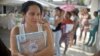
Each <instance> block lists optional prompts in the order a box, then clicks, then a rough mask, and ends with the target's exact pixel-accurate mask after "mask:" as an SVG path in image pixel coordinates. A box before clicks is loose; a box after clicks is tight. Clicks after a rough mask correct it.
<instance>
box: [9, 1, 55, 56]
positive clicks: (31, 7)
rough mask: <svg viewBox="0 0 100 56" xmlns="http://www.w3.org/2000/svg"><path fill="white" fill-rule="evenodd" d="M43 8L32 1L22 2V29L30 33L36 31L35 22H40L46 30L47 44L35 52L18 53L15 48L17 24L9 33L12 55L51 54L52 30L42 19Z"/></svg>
mask: <svg viewBox="0 0 100 56" xmlns="http://www.w3.org/2000/svg"><path fill="white" fill-rule="evenodd" d="M42 10H43V8H42V6H41V5H40V4H39V3H37V2H34V1H27V2H25V3H23V4H22V9H21V12H22V15H23V18H24V24H23V25H24V29H25V30H24V31H25V33H31V32H37V31H38V26H37V23H39V24H41V25H42V26H43V30H44V31H46V32H47V46H46V47H45V48H44V49H42V50H41V51H38V52H36V53H34V54H33V53H32V54H29V53H25V54H22V53H19V52H18V50H17V45H16V35H18V34H19V33H20V30H19V26H15V27H14V28H13V29H12V30H11V35H10V46H11V52H12V55H13V56H19V55H23V56H30V55H32V56H53V55H54V50H53V39H52V32H51V30H50V27H49V24H48V23H47V22H45V21H43V20H42V18H41V17H42V14H43V12H42Z"/></svg>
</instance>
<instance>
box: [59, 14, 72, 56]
mask: <svg viewBox="0 0 100 56" xmlns="http://www.w3.org/2000/svg"><path fill="white" fill-rule="evenodd" d="M70 17H71V13H70V12H66V13H65V19H64V20H63V22H62V26H61V31H62V36H61V39H60V45H61V43H62V42H64V43H65V50H64V53H63V54H64V55H65V54H66V51H67V48H68V44H69V33H70V32H71V31H69V32H66V30H67V29H66V24H73V21H72V20H71V19H70Z"/></svg>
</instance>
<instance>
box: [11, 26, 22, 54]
mask: <svg viewBox="0 0 100 56" xmlns="http://www.w3.org/2000/svg"><path fill="white" fill-rule="evenodd" d="M18 32H19V29H18V26H15V27H14V28H13V29H12V30H11V33H10V48H11V54H12V56H18V55H21V54H20V53H19V52H18V50H17V44H16V35H17V34H18Z"/></svg>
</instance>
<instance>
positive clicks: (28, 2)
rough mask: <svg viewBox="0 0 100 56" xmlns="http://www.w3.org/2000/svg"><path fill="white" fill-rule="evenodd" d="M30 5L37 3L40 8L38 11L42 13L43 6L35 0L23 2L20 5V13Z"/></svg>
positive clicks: (24, 11)
mask: <svg viewBox="0 0 100 56" xmlns="http://www.w3.org/2000/svg"><path fill="white" fill-rule="evenodd" d="M31 5H37V6H38V7H39V8H40V12H41V14H42V11H43V7H42V6H41V5H40V4H39V3H37V2H35V1H27V2H25V3H23V4H22V7H21V13H24V14H25V13H26V12H27V11H28V9H29V6H31Z"/></svg>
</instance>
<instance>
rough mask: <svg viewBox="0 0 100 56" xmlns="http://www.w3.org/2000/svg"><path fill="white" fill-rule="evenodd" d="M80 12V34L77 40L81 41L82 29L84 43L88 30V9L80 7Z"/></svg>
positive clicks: (89, 17)
mask: <svg viewBox="0 0 100 56" xmlns="http://www.w3.org/2000/svg"><path fill="white" fill-rule="evenodd" d="M81 12H82V15H81V18H80V26H81V33H80V36H79V40H80V41H81V38H82V34H83V31H84V32H85V35H84V40H83V43H84V44H85V39H86V36H87V32H88V31H89V20H90V19H91V16H90V14H89V13H88V12H89V11H88V10H87V8H84V9H82V11H81Z"/></svg>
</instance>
